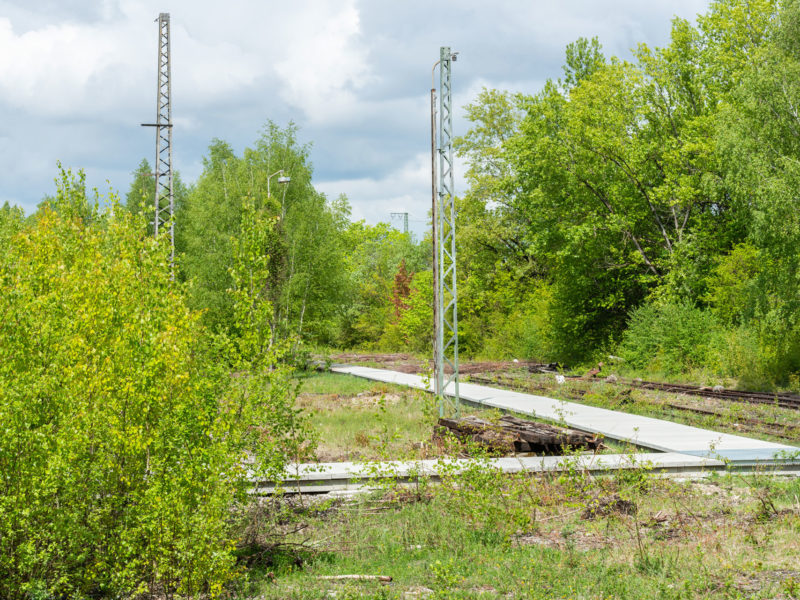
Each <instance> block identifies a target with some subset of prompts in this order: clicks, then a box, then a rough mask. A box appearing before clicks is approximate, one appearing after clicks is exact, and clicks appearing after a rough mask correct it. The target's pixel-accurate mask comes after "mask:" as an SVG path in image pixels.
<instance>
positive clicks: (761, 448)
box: [331, 365, 800, 466]
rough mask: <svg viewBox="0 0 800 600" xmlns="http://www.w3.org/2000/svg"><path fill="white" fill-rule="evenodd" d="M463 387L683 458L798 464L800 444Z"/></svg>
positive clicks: (506, 405) (414, 383) (471, 394)
mask: <svg viewBox="0 0 800 600" xmlns="http://www.w3.org/2000/svg"><path fill="white" fill-rule="evenodd" d="M331 370H332V371H334V372H336V373H346V374H350V375H355V376H356V377H363V378H366V379H371V380H375V381H384V382H387V383H396V384H399V385H406V386H409V387H413V388H417V389H421V390H426V391H429V392H431V391H433V389H432V384H430V383H427V382H426V381H425V380H423V378H422V377H420V376H419V375H412V374H408V373H400V372H397V371H389V370H385V369H372V368H369V367H356V366H346V365H341V366H335V367H333V368H332V369H331ZM448 391H449V390H446V393H448ZM459 391H460V395H461V398H462V400H465V401H467V402H470V403H474V404H477V405H480V406H486V407H491V408H498V409H500V410H503V411H513V412H516V413H520V414H524V415H530V416H534V417H536V418H538V419H544V420H547V421H551V422H555V423H559V424H564V425H566V426H568V427H572V428H574V429H579V430H581V431H588V432H591V433H600V434H602V435H604V436H605V437H607V438H609V439H613V440H618V441H623V442H630V443H633V444H636V445H637V446H640V447H644V448H649V449H652V450H658V451H660V452H667V453H680V454H682V455H684V457H690V456H691V457H698V458H714V459H722V460H723V461H725V462H727V463H729V464H732V465H741V466H744V465H757V464H766V463H769V464H776V463H778V464H785V465H787V466H788V465H792V466H795V465H800V448H798V447H796V446H787V445H784V444H777V443H774V442H766V441H763V440H756V439H753V438H748V437H744V436H740V435H732V434H729V433H720V432H718V431H711V430H708V429H701V428H699V427H691V426H689V425H682V424H680V423H673V422H671V421H665V420H662V419H654V418H652V417H643V416H639V415H632V414H627V413H622V412H618V411H613V410H608V409H605V408H596V407H593V406H586V405H584V404H578V403H576V402H565V401H562V400H555V399H553V398H547V397H545V396H537V395H533V394H524V393H521V392H513V391H509V390H501V389H496V388H492V387H487V386H482V385H475V384H471V383H461V384H460V386H459ZM448 395H451V394H448Z"/></svg>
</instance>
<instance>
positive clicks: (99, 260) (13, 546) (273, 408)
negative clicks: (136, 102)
mask: <svg viewBox="0 0 800 600" xmlns="http://www.w3.org/2000/svg"><path fill="white" fill-rule="evenodd" d="M112 201H113V198H112ZM144 230H145V224H144V221H143V220H139V218H137V217H135V216H132V215H130V214H129V213H127V212H126V211H124V210H120V209H119V208H117V207H116V206H114V207H113V208H111V209H109V210H108V211H106V212H101V211H100V210H99V209H98V207H97V201H95V202H94V203H89V202H87V201H86V197H85V192H84V188H83V185H82V182H81V181H80V180H79V181H77V182H75V181H73V180H72V179H71V178H69V177H68V176H67V175H66V174H65V175H64V176H63V178H62V182H61V186H60V189H59V192H58V197H57V198H56V199H55V200H53V201H52V202H50V203H48V204H47V205H45V206H44V207H43V208H42V209H41V210H40V211H39V212H38V213H37V214H36V215H35V217H34V218H33V220H32V223H31V224H30V225H28V226H25V227H21V228H19V231H18V232H17V233H15V234H14V235H11V236H7V237H0V315H3V318H2V319H0V424H2V425H1V426H2V435H1V436H0V474H1V477H2V479H0V482H1V483H0V597H3V598H10V599H13V598H25V597H29V596H31V595H37V596H39V597H48V596H54V597H56V596H57V597H88V596H92V597H119V596H123V595H124V596H128V595H134V596H136V595H141V594H149V595H152V596H156V595H158V596H165V597H171V596H172V595H174V594H176V593H177V594H180V595H181V596H183V597H187V596H193V595H197V594H201V593H202V594H208V595H211V596H214V595H217V594H218V593H219V592H220V591H221V590H222V587H223V586H224V584H225V582H226V581H227V580H229V578H230V577H231V575H232V572H233V571H232V569H233V566H234V564H233V558H232V553H231V550H232V546H233V542H232V540H231V538H230V531H229V527H230V525H229V521H230V518H231V508H232V505H233V503H234V500H235V499H236V498H237V496H238V495H239V494H242V493H243V489H244V488H243V482H244V477H245V475H247V473H246V472H245V470H244V469H243V468H242V466H241V465H242V459H243V458H244V456H245V453H246V452H247V453H248V455H249V456H254V457H256V459H257V460H256V464H255V465H254V469H255V470H257V471H261V472H271V473H274V471H275V470H278V469H281V468H282V467H283V465H284V464H285V460H286V459H285V452H284V449H283V447H282V446H281V444H280V440H281V439H282V438H283V437H286V436H287V433H289V434H290V432H291V431H292V430H293V423H294V421H293V419H294V418H295V416H296V414H295V413H294V412H293V410H292V407H291V398H292V395H291V390H289V389H288V385H287V384H286V381H287V378H286V376H285V373H284V372H282V371H281V370H280V369H277V370H276V369H267V368H263V369H261V370H258V371H256V374H255V375H254V376H240V377H236V378H233V379H231V377H230V376H229V374H228V373H229V368H228V365H229V364H231V363H230V361H229V360H228V359H227V358H226V356H234V355H235V353H233V351H232V350H230V348H232V347H233V346H232V345H231V344H226V343H224V340H222V341H215V340H212V339H210V338H209V337H208V336H207V335H206V333H205V330H204V329H203V328H202V326H201V325H200V322H199V314H198V313H196V312H192V311H190V310H188V309H187V308H186V306H185V303H184V291H183V288H182V286H181V285H179V284H177V283H175V282H174V281H172V280H171V273H170V266H169V260H168V248H167V247H166V244H164V243H163V241H164V240H160V241H159V240H154V239H153V238H151V237H149V236H144V235H142V233H143V231H144ZM220 352H224V354H220ZM273 418H274V423H275V424H274V425H270V426H269V428H261V429H256V427H255V425H256V424H257V423H272V422H271V421H270V419H273ZM290 437H291V435H290Z"/></svg>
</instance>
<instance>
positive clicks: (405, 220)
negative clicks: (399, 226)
mask: <svg viewBox="0 0 800 600" xmlns="http://www.w3.org/2000/svg"><path fill="white" fill-rule="evenodd" d="M390 215H391V217H392V218H393V219H395V218H400V217H402V218H403V233H406V234H407V233H408V213H407V212H395V213H390Z"/></svg>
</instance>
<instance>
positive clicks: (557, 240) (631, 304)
mask: <svg viewBox="0 0 800 600" xmlns="http://www.w3.org/2000/svg"><path fill="white" fill-rule="evenodd" d="M799 11H800V9H799V8H798V4H797V2H795V1H792V0H787V1H785V2H777V1H776V0H756V1H752V2H742V1H740V0H719V1H715V2H712V4H711V5H710V7H709V9H708V11H707V12H706V13H705V14H702V15H699V16H698V18H697V20H696V23H692V22H690V21H688V20H685V19H681V18H675V19H673V22H672V27H671V34H670V40H669V43H668V45H666V46H665V47H663V48H650V47H648V46H646V45H644V44H640V45H639V46H638V47H637V48H635V49H634V50H633V53H632V58H631V59H630V60H622V59H619V58H616V57H613V56H612V57H609V56H606V55H605V54H604V53H603V50H602V46H601V44H600V42H599V40H598V39H597V38H592V39H586V38H581V39H578V40H577V41H576V42H574V43H572V44H569V45H568V46H567V48H566V55H565V64H564V67H563V74H562V76H561V77H560V78H559V79H552V80H549V81H547V82H546V83H545V85H544V86H543V88H542V89H541V91H539V92H538V93H536V94H533V95H529V94H521V93H513V92H511V91H502V90H493V89H484V90H483V91H482V92H481V93H480V94H479V95H478V97H477V98H476V99H475V100H474V101H473V102H472V103H470V104H469V105H468V106H467V107H466V110H467V117H468V120H469V122H470V124H471V126H470V129H469V130H468V131H467V132H466V134H465V135H463V136H462V137H460V138H457V140H456V149H457V152H458V153H459V154H460V156H462V157H463V158H464V159H465V161H466V164H467V165H468V170H467V173H466V180H467V182H468V188H467V189H466V190H465V191H464V193H463V194H462V195H461V196H460V197H459V198H458V199H457V204H458V273H459V280H460V282H459V288H460V300H459V313H460V345H461V349H462V351H463V352H464V353H465V354H466V355H468V356H469V355H472V356H486V357H494V358H507V357H519V358H523V357H524V358H531V359H540V360H545V361H561V362H562V363H564V364H567V365H580V364H583V363H587V362H590V361H597V360H602V357H604V356H606V355H608V354H614V355H619V356H621V357H623V358H625V360H626V361H627V364H628V365H629V366H631V367H632V368H634V369H647V370H650V371H657V372H662V373H664V374H677V373H690V372H692V371H702V372H706V373H708V374H710V375H714V376H735V377H740V378H742V379H743V380H744V381H747V382H749V383H750V384H752V385H764V386H770V385H775V384H787V383H789V382H790V380H792V378H793V377H795V375H793V374H796V373H797V372H798V371H800V329H799V328H800V321H799V320H798V316H799V315H800V312H798V308H799V307H798V301H799V299H800V288H799V286H800V283H799V282H798V280H799V277H800V275H799V272H798V251H797V247H798V244H797V242H798V237H799V236H800V221H798V210H797V209H798V198H797V193H796V192H795V191H794V190H795V189H796V187H797V186H796V185H795V184H796V179H797V178H798V167H797V164H798V150H800V148H799V147H798V128H800V123H798V117H797V109H796V106H797V101H798V100H797V98H798V92H799V91H800V83H799V82H798V70H800V45H799V44H798V42H796V41H795V40H796V39H797V35H796V34H798V33H800V31H799V29H800V27H798V19H799V18H800V17H798V12H799ZM297 133H298V132H297V129H296V128H295V127H294V126H289V127H288V128H286V129H281V128H279V127H277V126H276V125H274V124H269V125H268V126H267V127H266V128H265V129H264V131H263V134H262V136H261V138H260V139H259V140H258V141H257V142H256V144H255V146H254V147H253V148H249V149H247V150H245V151H244V153H243V155H242V156H240V157H237V156H235V155H234V153H233V151H232V150H231V148H230V146H229V145H227V144H225V143H224V142H222V141H218V140H217V141H214V142H213V143H212V145H211V146H210V148H209V151H208V155H207V157H206V159H205V162H204V171H203V174H202V175H201V177H200V178H199V180H198V181H197V182H195V183H194V184H193V185H192V186H189V188H186V187H183V186H178V189H180V193H179V194H178V196H179V198H180V199H179V201H178V202H177V206H178V232H179V233H178V241H177V244H178V249H179V254H180V255H181V256H182V258H181V264H180V268H181V273H182V276H183V277H185V278H186V279H187V280H192V281H193V282H194V284H193V285H194V287H193V288H192V292H191V299H192V300H191V302H192V307H193V308H197V309H202V310H204V311H205V317H204V318H205V319H206V320H207V322H208V323H209V324H210V325H212V326H213V327H216V328H223V329H226V328H227V329H230V328H231V327H233V320H232V316H231V311H230V306H229V303H230V299H229V297H228V296H227V295H226V293H225V290H226V289H228V287H230V285H231V280H230V275H229V273H228V269H229V265H230V261H231V257H232V254H231V249H232V246H231V244H232V240H233V239H235V238H236V236H237V235H238V233H237V232H238V229H239V227H240V225H241V219H242V214H243V213H242V207H243V206H244V205H245V204H246V202H254V203H255V205H256V208H257V209H258V210H260V211H265V214H268V215H270V218H271V219H274V225H273V227H272V229H271V234H270V235H271V237H270V240H269V241H266V240H265V242H264V243H265V246H264V248H263V252H264V253H265V254H267V255H269V261H270V264H269V267H268V270H269V271H270V276H269V281H268V282H265V290H266V291H265V293H267V294H268V296H269V299H270V302H271V304H272V311H273V312H272V314H271V315H270V317H269V322H268V323H265V324H264V325H265V326H267V327H269V328H270V330H271V332H272V334H271V335H272V338H273V339H278V338H282V337H286V336H294V337H296V338H298V339H302V340H304V341H305V342H307V343H311V344H312V345H318V346H324V347H339V348H353V347H361V348H372V349H381V350H410V351H416V352H427V351H428V350H429V348H430V344H431V333H430V331H431V327H430V322H431V318H432V317H431V314H432V313H431V306H430V305H431V299H432V294H431V290H430V286H431V280H432V275H431V272H430V269H431V264H430V258H429V256H430V239H429V238H426V239H423V240H417V241H415V240H412V239H410V237H409V236H407V235H403V234H401V233H399V232H397V231H395V230H393V229H392V228H391V227H389V226H388V225H387V224H378V225H368V224H365V223H364V222H352V221H351V219H350V211H349V206H348V203H347V200H346V198H344V197H340V198H337V199H335V200H331V199H327V198H324V197H323V196H322V195H320V194H319V193H317V192H316V191H315V190H314V188H313V185H312V181H311V177H312V171H311V166H310V163H309V161H308V147H307V146H303V145H301V144H299V143H298V141H297ZM142 168H143V169H145V170H146V169H148V167H147V165H146V164H144V165H143V167H142ZM278 169H285V171H286V173H287V174H289V175H290V176H291V178H292V181H291V183H290V184H289V185H288V186H287V187H286V188H285V189H280V190H276V186H275V185H274V184H273V186H272V187H271V188H270V189H271V190H272V193H271V195H269V197H268V195H267V193H266V190H267V188H268V185H267V182H266V181H265V178H266V177H267V176H268V175H269V174H270V173H273V172H275V171H276V170H278ZM137 181H139V183H138V184H137V183H136V182H135V183H134V187H133V188H132V191H131V193H130V194H129V196H128V205H129V206H133V205H136V203H137V202H138V201H141V194H140V193H139V195H138V197H137V198H133V199H132V198H131V196H132V195H133V196H136V190H137V189H138V190H143V189H145V186H146V185H148V184H149V185H150V186H151V187H152V179H149V178H146V177H144V178H141V177H140V178H139V179H137ZM137 186H138V187H137ZM144 196H145V197H146V198H147V199H148V201H149V198H150V197H151V196H152V190H150V189H148V190H147V193H146V194H145V195H144Z"/></svg>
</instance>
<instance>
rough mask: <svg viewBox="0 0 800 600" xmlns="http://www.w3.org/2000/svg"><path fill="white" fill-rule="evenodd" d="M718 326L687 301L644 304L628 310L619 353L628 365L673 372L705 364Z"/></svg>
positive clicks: (713, 346)
mask: <svg viewBox="0 0 800 600" xmlns="http://www.w3.org/2000/svg"><path fill="white" fill-rule="evenodd" d="M719 335H720V327H719V324H718V322H717V320H716V319H715V318H714V315H713V314H712V313H711V312H709V311H708V310H704V309H701V308H698V307H697V306H695V305H694V304H692V303H690V302H670V301H664V302H660V303H651V304H645V305H643V306H641V307H639V308H637V309H636V310H634V311H633V312H632V313H631V317H630V321H629V323H628V328H627V329H626V330H625V332H624V333H623V336H622V343H621V345H620V350H619V353H620V354H621V355H622V357H623V358H624V359H625V360H626V361H627V363H628V364H629V365H631V366H632V367H635V368H639V369H650V370H653V371H657V372H661V373H664V374H676V373H680V372H685V371H688V370H691V369H692V368H695V367H702V366H706V365H708V364H709V363H710V362H711V361H712V357H713V356H714V348H715V345H716V340H717V339H718V336H719Z"/></svg>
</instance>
